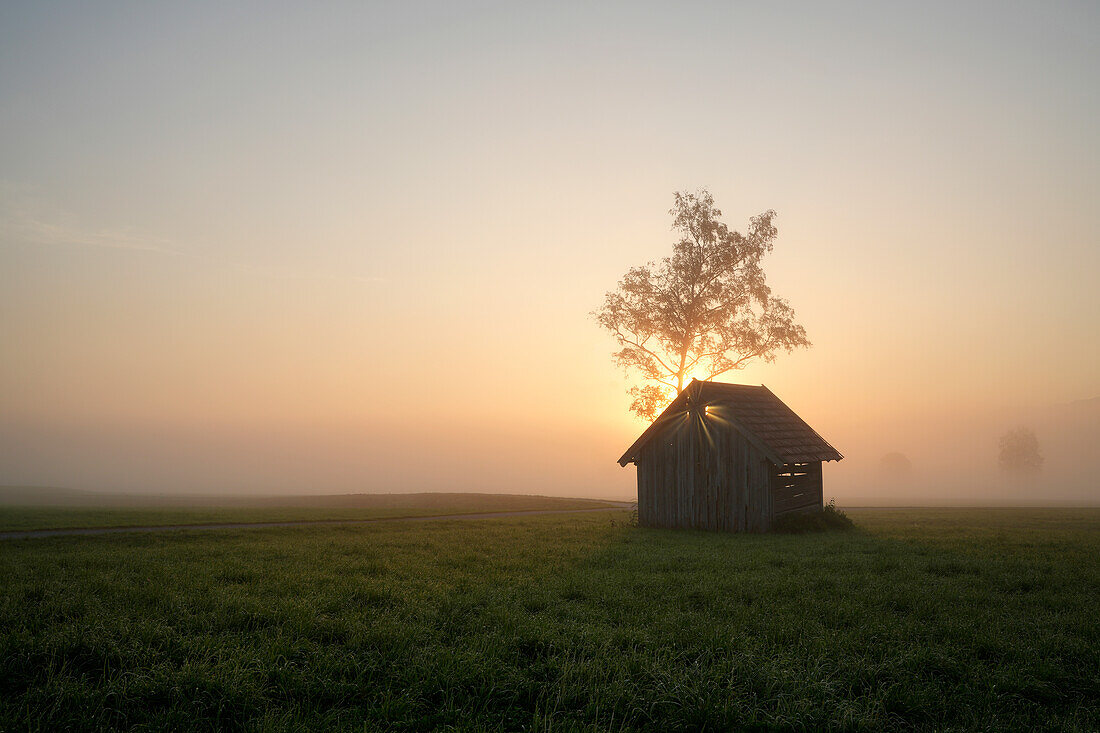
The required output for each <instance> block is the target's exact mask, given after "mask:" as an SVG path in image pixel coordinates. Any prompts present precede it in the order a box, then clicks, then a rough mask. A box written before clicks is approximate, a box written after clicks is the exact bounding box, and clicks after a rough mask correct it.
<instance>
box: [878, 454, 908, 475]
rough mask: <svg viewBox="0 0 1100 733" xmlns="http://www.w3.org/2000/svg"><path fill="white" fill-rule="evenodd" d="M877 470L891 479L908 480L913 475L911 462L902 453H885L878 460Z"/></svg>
mask: <svg viewBox="0 0 1100 733" xmlns="http://www.w3.org/2000/svg"><path fill="white" fill-rule="evenodd" d="M879 469H880V470H881V471H882V473H883V474H885V475H886V476H887V477H889V478H892V479H903V478H908V477H909V475H910V474H912V473H913V462H912V461H910V460H909V457H908V456H907V455H905V454H904V453H897V452H894V453H887V454H886V455H884V456H883V457H882V459H881V460H879Z"/></svg>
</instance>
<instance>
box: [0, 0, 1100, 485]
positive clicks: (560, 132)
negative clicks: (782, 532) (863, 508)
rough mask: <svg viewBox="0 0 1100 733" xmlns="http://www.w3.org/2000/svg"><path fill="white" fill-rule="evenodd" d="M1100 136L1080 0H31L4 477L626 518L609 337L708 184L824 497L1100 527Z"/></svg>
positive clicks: (1, 53) (1, 33)
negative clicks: (454, 494)
mask: <svg viewBox="0 0 1100 733" xmlns="http://www.w3.org/2000/svg"><path fill="white" fill-rule="evenodd" d="M1098 113H1100V8H1098V7H1097V6H1096V5H1095V4H1093V3H1086V2H1080V3H1076V2H1067V3H1051V4H1046V3H1044V4H1039V3H1029V4H1024V3H1013V2H995V3H980V2H976V3H965V4H959V3H921V4H919V5H903V4H896V3H879V2H868V3H766V4H764V3H754V4H747V3H745V4H742V3H722V4H719V3H713V4H697V3H678V4H671V3H659V4H650V3H621V4H619V3H602V4H598V5H595V4H591V3H571V2H560V3H545V4H525V3H504V2H498V3H488V2H480V3H461V4H460V3H426V2H408V3H388V4H369V3H309V4H306V3H302V4H280V3H254V4H250V3H233V4H225V3H213V2H210V3H203V2H188V3H139V2H134V3H110V2H108V3H96V4H88V3H76V2H73V3H62V2H58V3H31V2H25V3H5V4H4V5H3V6H0V333H2V335H3V346H2V347H0V484H19V485H48V486H65V487H72V488H87V489H98V490H117V491H128V492H167V491H171V492H189V493H218V492H226V493H242V492H243V493H259V492H274V493H346V492H358V491H368V492H375V491H451V490H453V491H479V490H480V491H494V492H499V491H507V492H511V493H541V494H553V495H564V496H601V497H626V496H629V495H630V494H631V493H632V492H633V491H634V481H635V477H634V469H633V467H629V468H627V469H623V468H620V467H619V466H618V465H617V464H616V463H615V461H616V459H617V458H618V457H619V455H620V454H621V453H622V451H623V450H624V449H625V448H626V447H627V446H628V445H629V444H630V443H631V442H632V441H633V439H634V437H636V435H637V434H638V433H639V432H641V430H642V429H643V428H644V427H645V426H644V424H643V423H641V422H639V421H638V420H637V419H635V418H633V417H632V416H631V415H630V414H629V413H628V409H627V408H628V406H629V403H630V397H629V396H628V395H627V393H626V390H627V389H628V387H629V386H631V384H632V383H631V382H630V381H629V380H628V379H627V378H626V377H625V376H624V375H623V374H622V372H621V371H620V370H619V369H618V368H616V367H615V366H614V365H613V363H612V361H611V359H610V354H611V352H612V350H613V348H614V344H613V343H612V341H611V339H610V338H609V337H608V336H607V335H606V334H605V333H602V332H601V331H600V330H599V329H598V327H597V326H596V324H595V323H594V322H593V321H592V320H591V318H590V317H589V313H590V312H591V311H592V310H593V309H595V308H596V307H598V306H599V304H600V302H601V300H602V298H603V295H604V293H605V292H606V291H608V290H611V289H613V288H614V287H615V284H616V282H617V281H618V279H619V278H620V277H621V276H622V275H623V274H624V273H625V272H626V270H627V269H628V268H629V267H631V266H635V265H639V264H642V263H644V262H646V261H649V260H652V259H655V258H659V257H662V256H665V255H666V254H668V253H669V252H670V251H671V245H672V243H673V241H674V236H673V233H672V232H671V231H670V225H671V218H670V217H669V214H668V210H669V208H670V207H671V205H672V194H673V192H674V191H678V190H695V189H697V188H699V187H706V188H708V189H709V190H710V191H711V192H712V194H713V195H714V197H715V200H716V202H717V204H718V206H719V207H720V208H721V209H722V210H723V212H724V216H725V220H726V222H727V223H728V224H729V225H730V226H731V227H733V228H736V229H741V230H744V228H745V226H746V225H747V222H748V219H749V217H751V216H753V215H755V214H757V213H760V212H761V211H764V210H766V209H775V210H776V211H777V212H778V217H777V220H776V223H777V226H778V228H779V238H778V240H777V243H776V246H775V250H774V252H773V253H772V254H771V255H770V256H769V257H768V258H767V260H766V261H765V268H766V271H767V273H768V278H769V283H770V285H771V286H772V288H773V290H774V291H775V292H776V293H777V294H778V295H780V296H782V297H784V298H786V299H787V300H788V301H789V302H790V304H791V305H792V306H793V307H794V309H795V311H796V313H797V314H798V319H799V321H800V322H801V323H802V324H803V325H804V326H805V327H806V330H807V332H808V335H809V337H810V339H811V340H812V341H813V344H814V345H813V347H812V348H811V349H808V350H805V351H801V352H798V353H795V354H791V355H783V356H780V357H779V358H778V359H777V360H776V361H775V362H774V363H771V364H757V365H753V366H751V367H749V368H747V369H745V370H744V371H742V372H740V373H737V374H735V375H733V377H731V378H729V380H728V381H736V382H741V383H747V384H761V383H762V384H766V385H767V386H768V387H769V388H771V389H772V391H774V392H775V393H776V394H778V395H779V396H780V397H781V398H782V399H783V400H784V401H786V402H787V404H789V405H790V406H791V407H792V408H794V409H795V410H796V411H797V412H798V413H799V414H800V415H801V416H802V417H804V418H805V419H806V420H807V421H808V422H809V423H810V424H811V425H812V426H813V427H814V428H815V429H817V430H818V432H820V433H821V434H822V435H824V436H825V437H826V438H827V439H828V440H830V442H832V443H833V444H834V445H836V446H837V448H838V449H839V450H840V451H841V452H842V453H844V454H845V460H844V461H843V462H841V463H839V464H830V465H829V467H827V468H826V471H825V493H826V495H827V496H829V495H834V496H836V497H837V499H838V501H841V502H848V503H871V504H875V503H883V504H891V503H905V504H922V503H958V502H978V503H997V502H1022V503H1045V502H1052V503H1058V502H1062V503H1066V502H1068V503H1075V502H1076V503H1100V489H1098V487H1097V486H1096V484H1095V481H1094V480H1093V479H1091V478H1090V477H1088V476H1087V475H1086V474H1085V473H1083V470H1084V469H1083V468H1081V467H1082V466H1084V465H1086V462H1083V461H1082V460H1081V459H1082V458H1084V456H1082V455H1080V452H1081V451H1082V450H1084V451H1086V452H1088V451H1089V450H1090V447H1091V446H1094V445H1095V442H1094V441H1092V438H1091V437H1088V436H1092V437H1096V438H1097V439H1100V422H1098V418H1097V416H1098V415H1100V405H1098V404H1097V402H1096V400H1095V399H1094V398H1097V397H1100V339H1098V338H1097V333H1098V331H1100V329H1098V326H1100V292H1098V288H1097V284H1098V278H1097V275H1098V273H1100V207H1097V201H1100V124H1098V122H1100V114H1098ZM1017 424H1027V425H1028V426H1039V427H1036V428H1035V429H1036V432H1037V434H1038V437H1039V439H1040V442H1041V444H1042V445H1043V448H1044V451H1045V453H1046V454H1047V458H1048V460H1047V471H1046V473H1045V476H1046V478H1045V479H1044V480H1043V481H1042V482H1041V483H1039V484H1035V485H1031V486H1018V485H1013V484H1011V482H1006V481H1005V480H1004V478H1003V477H999V476H998V475H997V473H996V470H995V465H994V464H995V460H996V437H997V435H998V434H999V433H1000V432H1003V431H1004V430H1006V429H1008V428H1012V427H1015V426H1016V425H1017ZM1090 431H1091V432H1090ZM1082 435H1084V436H1086V439H1082V438H1081V436H1082ZM1082 440H1084V442H1083V443H1082V442H1081V441H1082ZM891 451H901V452H904V453H905V454H906V455H907V456H909V457H910V459H911V460H912V462H913V465H914V473H913V476H912V477H910V479H908V481H907V483H906V484H905V485H901V484H898V483H897V482H896V481H894V482H893V483H891V482H890V481H887V480H885V479H884V478H883V476H882V475H881V474H880V472H879V471H878V468H879V465H880V460H881V457H882V455H883V454H885V453H887V452H891ZM1070 463H1072V464H1073V465H1072V468H1071V467H1069V464H1070Z"/></svg>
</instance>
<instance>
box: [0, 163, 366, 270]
mask: <svg viewBox="0 0 1100 733" xmlns="http://www.w3.org/2000/svg"><path fill="white" fill-rule="evenodd" d="M74 219H75V217H74V216H73V215H72V214H70V213H69V212H66V211H64V210H61V209H59V208H57V207H54V206H51V205H49V204H48V203H47V202H46V200H45V199H44V198H43V197H42V196H40V195H37V194H36V192H35V190H34V189H33V188H32V187H29V186H25V185H21V184H17V183H13V182H10V181H0V246H3V245H4V244H24V245H28V244H29V245H36V246H43V247H46V246H54V247H61V246H70V247H95V248H99V249H109V250H125V251H132V252H156V253H161V254H168V255H175V256H180V257H186V258H188V259H192V260H198V261H201V262H203V263H206V264H207V265H210V266H212V267H215V268H230V269H234V270H238V271H240V272H246V273H249V274H252V275H257V276H261V277H266V278H278V279H285V278H288V277H289V278H295V279H320V280H344V281H352V282H360V283H367V284H371V285H374V284H378V283H382V282H386V281H387V278H384V277H378V276H372V275H353V274H347V273H323V272H322V273H318V272H310V271H308V270H304V271H303V270H294V269H288V268H285V267H278V266H274V265H273V264H272V263H252V262H236V261H232V260H229V259H226V258H224V257H222V256H220V255H218V256H211V255H208V254H197V253H195V252H191V251H187V250H186V249H185V248H183V247H182V246H179V245H178V244H176V243H174V242H172V241H171V240H168V239H164V238H161V237H155V236H151V235H149V234H147V233H143V232H139V231H136V230H135V229H133V228H132V227H123V228H95V227H86V226H80V225H78V224H76V223H74Z"/></svg>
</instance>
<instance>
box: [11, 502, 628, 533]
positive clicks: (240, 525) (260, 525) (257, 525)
mask: <svg viewBox="0 0 1100 733" xmlns="http://www.w3.org/2000/svg"><path fill="white" fill-rule="evenodd" d="M629 508H630V504H622V505H621V506H610V507H599V508H598V509H529V510H527V511H520V512H480V513H477V514H435V515H432V516H428V517H375V518H372V519H302V520H297V521H286V522H233V523H225V524H163V525H158V526H148V527H87V528H84V529H28V530H20V531H17V532H0V540H23V539H30V538H33V537H66V536H74V535H90V534H118V533H120V532H168V531H171V530H180V529H190V530H205V529H264V528H268V527H309V526H313V525H319V524H320V525H325V524H377V523H378V522H432V521H438V520H442V519H496V518H497V517H527V516H534V515H538V514H585V513H590V512H620V511H622V510H624V509H629Z"/></svg>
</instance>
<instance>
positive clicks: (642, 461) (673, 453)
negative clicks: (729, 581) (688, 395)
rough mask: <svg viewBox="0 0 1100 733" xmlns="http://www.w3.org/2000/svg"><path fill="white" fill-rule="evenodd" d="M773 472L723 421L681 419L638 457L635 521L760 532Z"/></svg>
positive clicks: (766, 520)
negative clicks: (636, 515) (636, 512)
mask: <svg viewBox="0 0 1100 733" xmlns="http://www.w3.org/2000/svg"><path fill="white" fill-rule="evenodd" d="M774 474H775V470H774V467H773V466H772V465H771V464H770V463H769V462H768V460H767V459H766V458H765V457H764V455H763V454H762V453H761V452H760V451H759V450H758V449H757V448H756V447H755V446H753V445H752V444H751V443H749V441H748V440H746V439H745V438H744V436H742V435H741V434H740V433H739V432H737V430H736V429H734V428H733V427H732V426H731V425H730V424H729V423H726V422H723V421H720V420H712V419H707V420H705V421H704V420H702V419H700V418H698V417H694V418H685V420H684V421H683V422H682V423H678V424H677V425H675V426H670V428H669V429H668V430H667V431H666V432H665V433H664V434H663V435H661V436H659V437H657V438H655V439H654V440H653V441H651V442H650V444H649V445H647V446H646V447H645V448H644V449H643V450H642V453H641V455H639V457H638V521H639V523H640V524H641V525H642V526H645V527H676V528H695V529H710V530H725V531H742V532H743V531H749V532H762V531H765V530H767V529H768V528H769V527H770V525H771V519H772V495H771V493H772V492H771V488H772V477H773V475H774Z"/></svg>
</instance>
